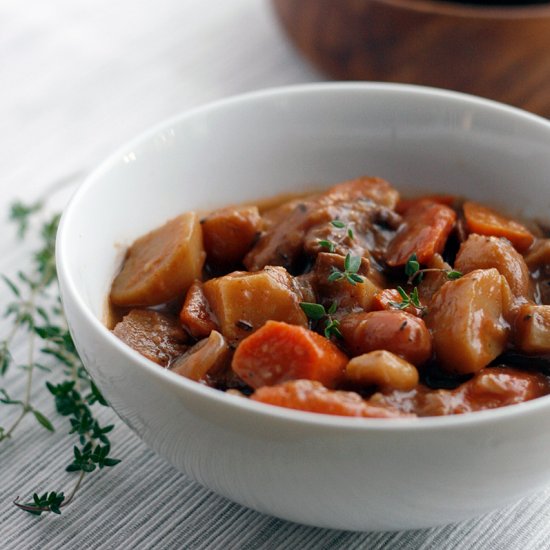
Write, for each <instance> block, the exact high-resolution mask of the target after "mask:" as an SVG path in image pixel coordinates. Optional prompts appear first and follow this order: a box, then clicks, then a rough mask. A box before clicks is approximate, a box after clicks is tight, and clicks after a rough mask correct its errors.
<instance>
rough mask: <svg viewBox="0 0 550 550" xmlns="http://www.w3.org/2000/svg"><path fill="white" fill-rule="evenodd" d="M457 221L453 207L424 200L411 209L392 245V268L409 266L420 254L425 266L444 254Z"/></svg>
mask: <svg viewBox="0 0 550 550" xmlns="http://www.w3.org/2000/svg"><path fill="white" fill-rule="evenodd" d="M455 221H456V213H455V211H454V210H453V209H452V208H449V207H448V206H445V205H443V204H437V203H435V202H433V201H429V200H423V201H420V202H419V203H418V204H416V205H414V206H412V207H411V208H409V209H408V210H407V212H406V213H405V215H404V216H403V223H402V224H401V226H400V228H399V229H398V231H397V234H396V235H395V237H394V238H393V240H392V241H391V243H390V244H389V246H388V250H387V253H386V262H387V263H388V265H391V266H400V265H405V264H406V263H407V261H408V259H409V258H410V257H411V256H412V255H413V254H416V257H417V259H418V261H419V262H420V263H421V264H425V263H427V262H429V261H430V260H431V259H432V258H433V256H434V254H440V253H441V252H442V251H443V248H444V247H445V243H446V241H447V237H448V236H449V233H450V232H451V229H452V228H453V225H454V223H455Z"/></svg>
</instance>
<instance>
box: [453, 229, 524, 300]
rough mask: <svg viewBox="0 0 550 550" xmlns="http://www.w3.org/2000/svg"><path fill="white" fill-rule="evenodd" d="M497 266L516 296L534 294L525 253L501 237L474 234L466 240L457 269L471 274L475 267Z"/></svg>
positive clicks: (459, 255)
mask: <svg viewBox="0 0 550 550" xmlns="http://www.w3.org/2000/svg"><path fill="white" fill-rule="evenodd" d="M491 267H494V268H496V269H498V272H499V273H500V274H501V275H503V276H504V278H505V279H506V281H507V282H508V285H510V289H511V290H512V293H513V294H514V296H516V297H522V298H527V297H528V296H529V294H530V279H529V269H528V268H527V264H526V263H525V260H524V259H523V256H522V255H521V254H520V253H519V252H518V251H517V250H516V249H515V248H514V247H513V246H512V245H511V244H510V241H508V240H506V239H502V238H499V237H486V236H483V235H476V234H471V235H470V236H469V237H468V239H467V240H466V241H465V242H463V243H462V245H461V246H460V250H459V251H458V254H457V256H456V261H455V269H457V270H458V271H461V272H462V273H470V272H471V271H474V270H475V269H490V268H491Z"/></svg>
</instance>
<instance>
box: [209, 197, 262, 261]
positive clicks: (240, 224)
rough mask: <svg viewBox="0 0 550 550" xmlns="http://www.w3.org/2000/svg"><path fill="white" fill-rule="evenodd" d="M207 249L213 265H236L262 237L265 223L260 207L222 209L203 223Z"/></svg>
mask: <svg viewBox="0 0 550 550" xmlns="http://www.w3.org/2000/svg"><path fill="white" fill-rule="evenodd" d="M201 223H202V233H203V238H204V249H205V250H206V258H207V261H208V264H209V265H212V266H214V268H216V267H220V266H222V267H224V266H229V267H231V266H235V265H237V264H239V263H240V262H242V260H243V258H244V256H245V254H246V253H247V252H248V251H249V250H250V248H251V247H252V245H253V244H254V241H255V240H256V239H257V238H258V236H259V232H260V229H261V224H262V220H261V218H260V214H259V212H258V208H257V207H256V206H241V207H238V208H237V207H228V208H221V209H220V210H215V211H214V212H211V213H210V214H209V215H208V216H206V218H204V220H202V222H201Z"/></svg>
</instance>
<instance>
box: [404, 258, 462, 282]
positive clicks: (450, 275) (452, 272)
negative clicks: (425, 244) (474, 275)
mask: <svg viewBox="0 0 550 550" xmlns="http://www.w3.org/2000/svg"><path fill="white" fill-rule="evenodd" d="M424 273H443V274H444V275H445V276H446V277H447V279H449V280H451V281H453V280H455V279H460V277H462V273H461V272H460V271H457V270H456V269H443V268H437V267H427V268H424V269H421V268H420V263H419V262H418V258H417V256H416V253H415V254H412V255H411V256H410V257H409V259H408V260H407V263H406V264H405V275H407V277H408V280H407V284H413V283H414V281H415V280H416V281H417V282H420V281H422V276H423V275H424Z"/></svg>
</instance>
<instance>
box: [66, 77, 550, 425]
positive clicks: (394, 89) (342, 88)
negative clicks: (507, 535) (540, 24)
mask: <svg viewBox="0 0 550 550" xmlns="http://www.w3.org/2000/svg"><path fill="white" fill-rule="evenodd" d="M345 92H353V93H361V94H364V93H374V92H376V93H380V92H384V93H391V94H394V95H395V94H406V95H408V96H410V95H412V96H418V97H423V98H426V97H439V98H441V99H444V100H446V101H449V102H451V103H454V104H462V105H464V106H467V105H470V106H477V107H481V108H483V109H488V110H490V111H493V112H499V111H500V112H501V113H504V114H506V115H508V116H512V117H516V118H518V117H519V118H522V119H524V120H526V121H529V122H530V123H533V124H535V125H539V126H542V127H544V129H545V131H547V132H548V135H549V136H550V121H549V120H546V119H544V118H542V117H540V116H538V115H535V114H532V113H529V112H527V111H523V110H521V109H518V108H516V107H512V106H508V105H505V104H503V103H499V102H497V101H493V100H490V99H484V98H481V97H478V96H473V95H470V94H464V93H461V92H455V91H449V90H444V89H439V88H433V87H427V86H418V85H414V84H395V83H383V82H329V83H312V84H299V85H291V86H281V87H274V88H267V89H262V90H257V91H253V92H247V93H244V94H239V95H235V96H231V97H227V98H223V99H219V100H217V101H213V102H209V103H206V104H204V105H201V106H198V107H195V108H193V109H190V110H187V111H184V112H182V113H179V114H176V115H175V116H173V117H169V118H167V119H165V120H164V121H162V122H160V123H158V124H156V125H154V126H152V127H150V128H149V129H147V130H145V131H144V132H142V133H140V134H138V135H137V136H136V137H134V138H133V139H131V140H130V141H128V142H126V143H125V144H124V145H122V146H121V147H119V148H118V149H117V150H116V151H115V152H114V153H112V154H111V155H110V156H108V157H107V158H106V159H105V160H104V161H103V162H101V163H100V164H99V165H98V167H97V168H95V169H94V170H92V172H90V174H89V175H88V176H87V177H86V178H85V180H84V181H83V183H82V184H81V185H80V186H79V187H78V189H77V190H76V191H75V193H74V194H73V196H72V197H71V199H70V201H69V203H68V204H67V205H66V207H65V209H64V211H63V213H62V216H61V220H60V223H59V229H58V232H57V239H56V266H57V272H58V277H59V281H60V283H61V285H60V286H61V288H62V299H63V301H66V300H70V301H71V302H72V304H73V305H74V306H75V307H77V308H78V310H79V313H80V314H81V316H82V317H83V318H84V319H85V321H86V323H87V324H88V325H89V326H90V328H92V329H93V330H94V331H95V332H96V334H97V335H98V336H99V338H102V339H105V345H111V346H114V347H115V348H116V350H117V352H119V353H120V354H121V355H122V356H123V357H124V358H125V359H126V360H127V361H132V362H133V363H137V364H139V365H140V368H143V369H145V370H146V371H147V372H148V373H149V374H150V375H151V376H153V377H156V378H157V379H160V380H165V381H166V380H169V381H170V383H172V384H176V385H179V387H180V388H181V389H183V390H185V391H190V392H192V393H194V394H197V395H200V396H203V397H204V398H206V399H208V400H212V401H213V402H216V405H218V406H225V407H229V408H233V409H237V410H238V411H239V412H250V413H254V415H256V416H257V417H269V418H271V419H279V420H281V421H287V422H290V423H297V424H304V425H315V426H321V427H326V428H327V429H329V428H336V429H338V430H352V431H357V430H359V431H371V430H374V431H379V430H388V431H392V432H393V431H409V430H411V429H412V430H415V431H418V430H421V431H423V430H426V429H453V428H460V427H464V426H470V425H471V424H485V423H494V422H496V421H506V420H508V419H510V418H514V417H516V416H519V415H522V414H529V413H532V414H536V413H537V412H539V411H540V410H542V409H546V410H548V411H550V394H549V395H546V396H542V397H539V398H536V399H533V400H531V401H527V402H523V403H518V404H515V405H509V406H505V407H500V408H497V409H490V410H483V411H476V412H470V413H465V414H458V415H448V416H433V417H413V418H392V419H384V418H362V417H359V418H358V417H346V416H336V415H328V414H323V413H312V412H307V411H300V410H295V409H287V408H283V407H278V406H274V405H269V404H265V403H258V402H255V401H252V400H250V399H246V398H242V397H240V396H234V395H231V394H227V393H225V392H222V391H220V390H217V389H214V388H210V387H208V386H206V385H204V384H200V383H198V382H195V381H193V380H190V379H187V378H185V377H183V376H180V375H178V374H176V373H174V372H172V371H169V370H167V369H165V368H162V367H159V365H157V364H156V363H154V362H153V361H150V360H149V359H147V358H145V357H144V356H142V355H141V354H140V353H139V352H137V351H135V350H134V349H132V348H130V347H129V346H127V345H126V344H124V343H123V342H122V341H121V340H120V339H118V338H117V337H116V336H115V335H114V334H113V333H112V332H111V331H110V330H109V329H108V328H107V327H106V326H105V324H104V323H103V322H102V321H101V320H100V319H98V318H97V317H96V316H95V315H94V314H93V313H92V311H91V310H90V308H89V307H88V306H87V305H86V303H85V301H84V299H83V297H82V296H81V295H80V293H79V292H78V290H77V285H76V283H75V280H74V278H73V277H72V274H71V270H70V267H69V266H70V263H71V262H70V259H69V258H68V253H67V252H66V248H67V247H68V242H69V240H70V239H71V220H72V219H73V218H74V217H75V215H76V214H75V212H77V211H78V209H79V205H80V203H81V201H82V200H83V199H85V196H86V194H87V192H88V190H89V189H90V188H91V187H93V186H94V185H95V184H96V182H97V181H99V180H100V179H101V178H102V176H103V175H104V174H105V173H107V172H108V171H109V170H111V169H112V168H113V167H115V166H116V165H118V164H119V162H120V160H121V159H123V158H124V157H125V156H126V155H128V154H129V153H131V152H132V150H133V149H134V148H135V147H136V146H139V145H143V144H145V143H147V142H149V141H151V140H152V139H154V137H155V136H157V135H158V134H159V133H160V132H163V131H166V130H168V129H169V128H170V127H172V126H174V125H180V124H184V123H185V121H186V120H188V119H192V118H193V117H195V116H201V115H204V114H205V113H208V112H209V111H215V110H218V109H226V108H231V107H232V106H235V105H240V104H243V103H245V104H246V103H249V102H255V101H266V100H268V101H269V100H277V99H280V98H282V97H288V96H289V95H300V94H339V93H345Z"/></svg>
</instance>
